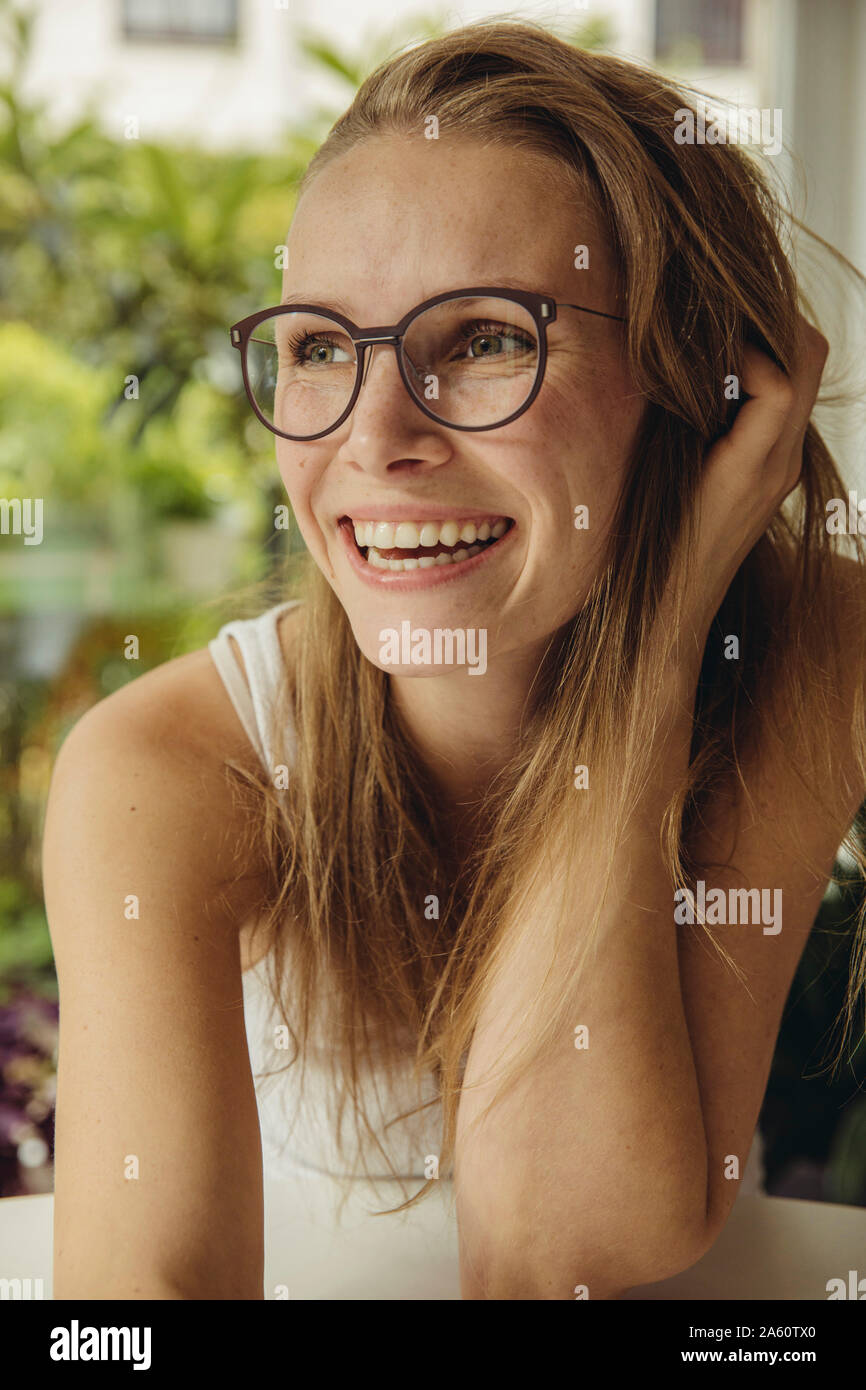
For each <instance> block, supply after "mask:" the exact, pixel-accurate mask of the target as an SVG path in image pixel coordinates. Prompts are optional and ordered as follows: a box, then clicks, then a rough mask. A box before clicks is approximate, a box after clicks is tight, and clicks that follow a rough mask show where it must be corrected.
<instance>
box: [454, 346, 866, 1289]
mask: <svg viewBox="0 0 866 1390" xmlns="http://www.w3.org/2000/svg"><path fill="white" fill-rule="evenodd" d="M806 343H807V351H806V352H805V353H804V357H803V361H802V363H801V367H800V372H799V376H798V379H797V383H796V389H792V388H790V387H789V386H788V385H787V383H785V381H784V379H781V374H780V373H778V372H776V370H775V369H774V368H773V367H772V366H771V364H769V363H768V362H767V361H766V359H760V360H757V359H756V358H755V356H754V354H752V356H751V358H750V366H749V375H748V378H744V380H745V385H746V389H747V390H748V391H749V393H750V395H751V396H752V399H751V400H749V401H748V402H747V404H746V406H744V408H743V410H742V411H741V413H740V415H739V416H738V419H737V422H736V424H735V427H734V430H732V431H731V434H730V435H729V436H728V437H727V438H726V440H725V441H723V448H722V449H719V448H718V446H717V452H716V457H715V459H714V460H710V461H708V463H709V464H711V465H712V464H714V465H715V467H713V466H709V467H708V470H707V474H708V476H707V483H708V486H715V489H716V492H715V496H714V497H713V498H711V499H710V500H709V504H708V505H707V506H706V507H705V519H706V521H707V522H708V523H710V524H707V525H705V527H704V530H703V532H702V544H701V548H700V554H701V557H702V561H705V562H706V563H705V567H704V570H703V575H702V580H703V586H702V591H698V592H696V594H695V596H694V600H693V602H692V604H691V605H686V606H685V607H684V608H683V609H682V610H681V613H682V617H683V626H682V628H681V629H678V630H679V631H681V632H682V634H683V635H684V637H685V638H686V639H687V640H683V641H682V642H681V643H680V647H679V655H678V662H677V664H676V665H675V667H674V668H672V677H671V682H670V685H669V688H668V689H667V690H666V691H663V692H661V694H660V697H659V703H658V705H657V707H656V709H654V710H648V711H647V729H648V730H653V731H654V732H653V735H652V737H653V753H654V768H655V772H654V776H653V777H652V778H651V780H650V782H649V783H648V784H647V785H646V787H645V790H644V795H643V797H642V799H641V800H640V802H639V804H637V805H636V806H635V807H634V808H633V810H632V814H631V818H630V823H629V825H628V826H627V827H626V841H625V843H624V844H623V845H621V846H620V847H618V854H617V858H618V863H619V865H620V867H619V868H618V871H617V875H616V878H615V879H614V881H613V882H612V885H611V889H610V891H609V894H608V897H607V899H606V900H605V903H604V906H603V910H602V915H601V918H600V922H599V932H598V938H597V942H598V944H597V951H596V952H595V953H594V954H593V957H592V960H591V963H590V964H589V966H588V969H587V971H586V972H585V974H584V977H583V982H582V983H581V982H578V986H577V991H576V993H575V997H574V1001H573V1027H574V1028H577V1027H584V1028H586V1030H587V1032H588V1042H589V1046H588V1047H587V1048H581V1049H578V1048H576V1047H575V1046H574V1039H573V1037H571V1036H565V1035H564V1036H561V1037H559V1038H558V1039H556V1040H555V1042H554V1043H553V1044H551V1045H549V1046H548V1047H547V1048H546V1049H545V1051H544V1053H543V1054H542V1055H541V1056H540V1057H539V1058H538V1059H537V1060H536V1061H535V1062H534V1063H533V1066H532V1068H531V1069H530V1070H529V1072H528V1073H527V1074H526V1075H525V1076H524V1077H523V1078H521V1079H520V1081H519V1082H518V1083H517V1084H516V1085H515V1086H514V1087H513V1088H511V1089H510V1090H508V1091H506V1092H505V1094H504V1095H503V1096H502V1097H500V1098H499V1099H498V1100H497V1101H496V1103H495V1104H494V1106H493V1107H492V1108H491V1110H490V1112H489V1114H488V1115H487V1116H486V1118H484V1119H483V1120H481V1121H480V1120H479V1117H480V1116H481V1114H482V1112H483V1110H484V1108H485V1106H486V1105H487V1104H489V1102H490V1099H491V1097H492V1096H493V1095H494V1094H495V1090H496V1086H495V1082H489V1081H487V1080H486V1079H485V1078H486V1077H487V1076H488V1075H489V1073H490V1069H491V1067H493V1066H494V1064H496V1063H498V1062H502V1061H507V1060H509V1058H510V1057H511V1056H513V1055H514V1051H515V1050H516V1048H517V1047H519V1044H520V1042H521V1040H522V1037H524V1036H526V1032H527V1027H528V1024H529V1022H530V1021H531V1013H532V1009H533V1007H534V1004H533V1000H534V997H535V994H536V992H537V990H538V988H539V986H540V983H541V981H542V980H543V979H544V977H545V975H546V974H547V972H548V971H550V972H552V973H553V975H554V978H555V972H556V970H557V958H555V956H554V948H553V943H554V941H555V940H556V939H557V935H558V933H557V931H556V930H555V928H557V927H560V928H562V927H564V929H565V938H564V939H565V941H566V943H568V942H569V941H571V942H575V941H577V940H579V937H580V933H581V932H582V930H583V929H584V924H585V923H586V922H587V921H588V920H590V919H591V917H592V913H593V909H594V907H595V905H596V903H597V902H598V900H599V896H600V892H601V881H600V877H598V874H597V872H596V871H595V870H594V867H593V866H594V865H595V864H600V863H602V862H603V861H604V859H605V858H606V856H607V854H609V852H610V846H606V847H601V846H599V847H597V848H598V850H599V853H597V854H595V853H593V850H592V847H591V846H589V847H588V852H587V855H586V874H585V878H584V880H583V887H582V889H581V893H580V900H579V901H574V902H571V903H567V904H562V902H561V901H560V898H559V897H558V896H557V892H556V887H557V882H558V881H559V880H558V876H557V874H556V872H555V855H556V851H555V849H554V851H553V854H554V869H553V871H552V872H550V873H549V874H548V877H547V879H546V880H543V881H542V883H544V882H546V883H547V885H548V887H547V888H546V889H545V888H544V887H543V886H542V887H541V889H540V891H539V894H538V897H537V898H536V899H535V900H533V901H532V903H531V906H530V908H529V910H528V911H525V912H524V915H523V918H522V920H521V921H519V922H514V923H512V924H511V927H510V928H509V930H510V932H511V933H512V941H511V946H512V949H511V950H510V952H509V954H508V956H507V957H504V959H506V960H507V964H506V965H505V966H504V967H503V968H501V969H500V970H499V973H498V975H497V977H496V978H493V979H491V980H490V981H489V982H488V988H487V992H486V997H485V1003H484V1008H483V1010H482V1014H481V1016H480V1018H479V1022H478V1026H477V1028H476V1032H475V1036H474V1039H473V1045H472V1048H471V1049H470V1054H469V1058H468V1062H467V1068H466V1075H465V1083H466V1086H467V1089H466V1090H465V1091H464V1094H463V1096H462V1097H461V1102H460V1110H459V1118H458V1135H457V1154H456V1192H457V1204H458V1220H459V1224H460V1244H461V1272H462V1278H463V1289H464V1297H467V1298H573V1297H574V1296H575V1294H574V1291H575V1288H576V1287H578V1286H586V1287H587V1289H588V1293H589V1296H590V1297H591V1298H610V1297H614V1296H616V1295H617V1294H618V1293H621V1292H623V1291H624V1290H625V1289H627V1288H629V1287H632V1286H634V1285H635V1284H641V1283H649V1282H654V1281H657V1280H659V1279H663V1278H666V1277H669V1276H670V1275H673V1274H674V1273H677V1272H678V1271H680V1270H682V1269H685V1268H687V1267H688V1266H689V1265H690V1264H692V1263H694V1262H695V1261H696V1260H697V1259H698V1258H699V1257H700V1255H701V1254H702V1253H703V1252H704V1251H705V1250H706V1249H707V1248H708V1247H709V1245H710V1244H712V1242H713V1240H714V1239H715V1238H716V1236H717V1235H718V1233H719V1231H720V1230H721V1228H722V1226H723V1225H724V1221H725V1220H726V1218H727V1215H728V1212H729V1211H730V1207H731V1205H732V1203H733V1200H734V1197H735V1195H736V1191H737V1187H738V1180H737V1178H736V1177H734V1176H732V1174H733V1173H734V1172H735V1169H734V1167H733V1165H732V1164H731V1162H730V1156H734V1157H736V1159H737V1160H738V1164H739V1176H741V1175H742V1172H743V1169H744V1167H745V1163H746V1158H747V1155H748V1151H749V1147H750V1144H751V1140H752V1135H753V1132H754V1127H755V1123H756V1120H757V1116H758V1112H759V1109H760V1105H761V1100H762V1097H763V1092H764V1089H765V1086H766V1080H767V1075H768V1072H769V1067H770V1063H771V1060H772V1054H773V1049H774V1045H775V1039H776V1035H777V1032H778V1027H779V1021H780V1018H781V1012H782V1009H783V1007H784V1001H785V998H786V995H787V991H788V988H789V986H790V982H791V979H792V977H793V974H794V971H795V969H796V965H797V961H798V960H799V958H800V955H801V953H802V950H803V947H804V945H805V941H806V938H807V936H808V932H809V929H810V927H811V925H812V923H813V921H814V917H815V914H816V912H817V910H818V907H819V905H820V901H821V895H822V892H823V889H824V886H825V882H826V880H824V881H821V880H819V879H818V878H817V877H816V876H815V874H814V873H811V872H810V871H809V869H808V868H807V867H806V866H805V865H804V863H803V851H804V850H805V852H806V855H808V857H809V858H810V859H811V860H812V861H816V862H818V863H826V866H827V875H828V876H829V873H830V872H831V871H832V864H833V857H834V854H835V851H836V849H837V848H838V845H839V843H840V841H841V839H842V837H843V836H844V834H845V832H846V831H847V830H848V828H849V826H850V824H851V821H852V820H853V817H854V814H855V812H856V810H857V806H858V804H859V800H860V798H861V797H862V792H863V789H862V788H860V789H859V790H858V789H857V788H851V787H848V786H844V778H842V779H840V780H841V781H842V784H843V786H844V790H843V791H840V793H839V797H838V803H839V804H838V815H837V817H836V818H835V819H833V821H832V823H829V822H828V818H827V817H826V815H823V816H822V815H820V814H819V813H817V812H816V810H815V808H814V807H810V806H809V805H808V804H805V802H804V797H803V791H802V786H803V784H802V781H801V780H800V777H799V776H797V772H799V773H800V774H805V775H806V776H808V772H809V769H808V768H806V767H804V766H803V765H802V764H801V765H800V766H799V768H797V769H795V768H794V766H793V765H792V764H788V763H786V762H784V761H782V760H781V759H780V758H779V757H778V755H776V756H775V757H773V758H772V759H771V758H770V757H767V756H764V758H763V761H762V763H761V765H760V767H755V768H747V769H746V774H747V777H746V780H747V784H748V785H749V789H750V792H751V794H752V796H753V798H754V805H755V807H756V808H757V816H756V818H755V819H754V821H752V822H751V823H745V824H742V823H740V822H739V820H738V818H737V815H736V813H735V810H734V808H733V807H730V806H726V805H723V804H720V803H717V804H716V805H715V806H714V807H713V808H712V810H711V812H710V814H709V816H708V817H707V821H706V825H705V828H704V832H703V837H702V840H701V842H700V844H699V845H698V846H697V859H698V862H699V863H700V862H706V863H707V864H709V863H714V864H719V863H720V862H721V863H725V862H726V861H727V860H728V859H729V858H730V857H731V853H732V850H733V861H734V862H735V863H736V865H737V868H738V869H739V870H741V872H740V873H736V872H734V871H733V870H730V869H720V868H713V869H708V870H707V872H706V874H705V875H704V877H705V879H706V881H707V883H708V884H710V885H711V886H712V887H717V888H722V889H724V890H727V889H728V888H738V889H742V888H746V889H753V888H757V889H759V890H760V889H767V890H770V894H771V896H770V901H771V902H773V901H774V899H773V897H772V893H773V890H781V893H782V903H783V926H782V930H781V931H779V932H773V933H772V934H765V933H764V931H763V929H762V926H760V925H751V924H746V925H741V926H728V927H724V928H720V929H719V930H720V933H721V940H722V944H723V945H724V947H725V949H726V950H727V951H728V952H729V954H730V955H731V956H732V957H733V959H734V961H735V963H736V965H737V966H738V967H739V969H740V972H741V976H740V978H738V976H737V974H736V973H734V972H733V971H732V970H731V969H730V968H729V967H726V966H725V965H724V964H723V963H722V962H721V961H719V959H718V957H717V956H716V954H715V952H714V951H713V950H712V948H711V947H710V946H709V944H708V943H706V942H705V941H703V940H701V936H700V928H697V929H695V930H694V931H692V932H690V933H689V934H687V935H686V934H684V938H683V940H682V941H678V935H677V926H676V924H675V920H674V901H673V893H672V888H671V884H670V882H669V879H668V875H667V872H666V870H665V869H664V867H663V864H662V860H661V856H660V852H659V848H658V845H659V828H660V825H661V821H662V816H663V812H664V809H665V806H666V804H667V801H668V797H669V792H670V789H671V786H672V785H675V784H676V782H677V781H678V780H679V778H680V776H681V774H682V772H683V771H684V770H685V768H686V766H687V760H688V756H689V745H690V739H691V710H692V708H693V699H694V692H695V687H696V681H697V674H698V669H699V659H700V656H701V654H702V653H703V648H704V643H705V640H706V634H707V631H708V629H709V625H710V622H711V620H712V617H713V615H714V613H715V612H716V611H717V609H718V606H719V603H720V602H721V598H722V597H723V595H724V593H725V591H726V589H727V587H728V585H729V583H730V580H731V578H732V577H733V574H734V573H735V572H736V569H737V567H738V566H739V564H740V563H741V562H742V559H743V558H744V557H745V555H746V554H748V551H749V550H750V549H751V546H752V545H753V544H754V542H755V540H756V539H757V537H758V535H760V534H761V532H762V530H763V529H764V527H765V526H766V523H767V520H768V519H769V515H771V514H772V512H773V511H774V510H775V509H776V507H777V506H778V505H779V502H780V501H781V499H782V497H783V496H784V495H785V494H786V492H787V491H789V490H790V488H791V486H792V485H793V483H794V482H795V481H796V477H797V475H798V472H799V464H798V461H797V449H798V444H799V443H801V441H802V430H803V429H804V428H805V423H806V421H807V420H808V417H809V414H810V413H811V408H812V403H813V401H814V396H815V392H816V391H817V384H818V380H819V378H820V370H821V367H822V366H823V360H824V356H825V351H826V345H825V344H824V345H823V346H822V344H823V340H819V339H818V337H817V335H815V336H814V338H812V337H810V336H809V334H808V333H807V335H806ZM735 468H736V469H738V470H739V472H735V471H734V470H735ZM707 496H708V493H705V498H706V497H707ZM843 703H844V702H843ZM848 712H850V711H848ZM839 727H840V730H844V729H845V727H846V721H845V710H842V711H841V712H840V724H839ZM648 736H649V735H648ZM845 746H846V745H845V741H844V738H842V739H841V740H840V765H841V761H842V760H844V757H845ZM785 751H786V753H787V754H788V756H789V757H790V758H791V759H792V760H796V758H797V757H798V752H799V750H797V749H796V748H795V747H793V746H790V747H789V748H788V749H786V750H785ZM671 779H673V782H671ZM594 795H595V796H600V797H603V796H604V788H603V787H599V786H598V784H597V783H596V784H595V789H594ZM602 848H604V850H605V853H604V854H602V853H601V852H600V851H601V849H602ZM563 869H564V866H563ZM560 877H564V873H563V875H561V876H560ZM555 914H558V918H555ZM561 940H562V937H561V936H560V942H561ZM566 954H567V953H566ZM561 969H562V966H561V965H560V970H561ZM743 976H744V977H745V980H743V978H742V977H743ZM535 1022H537V1020H535ZM503 1049H504V1051H503ZM479 1081H482V1084H480V1085H478V1086H477V1089H469V1088H473V1087H474V1086H475V1085H476V1084H477V1083H478V1082H479Z"/></svg>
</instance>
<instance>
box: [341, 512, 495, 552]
mask: <svg viewBox="0 0 866 1390" xmlns="http://www.w3.org/2000/svg"><path fill="white" fill-rule="evenodd" d="M352 525H353V527H354V528H355V540H356V541H357V542H358V545H361V546H369V545H374V546H375V547H376V549H377V550H393V549H398V550H417V549H418V548H419V546H434V545H456V544H457V542H458V541H465V542H466V544H467V545H472V544H474V542H475V541H487V540H490V539H491V538H492V539H493V540H495V541H498V540H499V537H500V536H504V534H505V531H506V529H507V526H508V523H507V521H504V520H501V519H500V520H499V521H496V520H494V521H492V522H491V521H482V522H481V524H480V525H479V526H476V524H475V522H474V521H464V522H459V521H417V522H416V521H400V522H393V521H353V522H352Z"/></svg>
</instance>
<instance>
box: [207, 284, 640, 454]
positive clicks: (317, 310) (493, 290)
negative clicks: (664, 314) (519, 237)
mask: <svg viewBox="0 0 866 1390" xmlns="http://www.w3.org/2000/svg"><path fill="white" fill-rule="evenodd" d="M481 298H484V299H508V300H511V301H512V302H513V303H514V304H519V305H521V306H522V307H523V308H524V309H526V310H528V311H529V313H530V314H531V315H532V318H533V320H534V323H535V327H536V330H537V333H538V364H537V366H536V369H535V381H534V382H533V386H532V390H531V391H530V392H529V395H528V396H527V397H526V400H525V401H524V402H523V404H522V405H521V406H519V407H518V408H517V410H514V411H512V413H511V414H510V415H507V416H506V417H505V418H504V419H503V420H497V421H496V423H495V424H492V425H455V424H453V423H452V422H451V421H450V420H443V419H442V418H441V417H440V416H439V415H437V414H436V412H435V411H434V410H431V409H430V407H429V406H428V405H426V404H425V403H424V402H423V401H421V400H419V398H418V396H417V395H416V393H415V390H414V388H413V387H412V385H411V384H410V381H409V377H408V375H407V372H406V364H405V361H404V359H403V351H402V348H403V339H404V337H405V336H406V333H407V332H408V329H409V327H410V325H411V324H412V323H413V321H414V320H415V319H416V318H418V316H419V315H420V314H423V313H424V312H425V310H427V309H432V308H433V307H434V305H436V304H444V303H445V302H446V300H449V299H481ZM559 309H578V310H580V312H581V313H583V314H594V315H595V316H596V317H597V318H602V319H615V320H616V321H617V322H618V323H626V322H627V320H626V319H625V318H624V317H623V316H622V315H621V314H608V313H604V312H602V310H601V309H588V308H587V307H586V305H584V304H563V303H557V301H556V300H555V299H554V298H553V296H552V295H549V294H534V293H532V292H531V291H530V290H516V289H503V288H502V287H501V286H491V285H476V286H474V287H472V288H470V289H465V290H446V291H445V293H444V294H436V295H434V296H433V298H432V299H425V300H424V302H423V303H422V304H416V305H415V307H414V309H410V310H409V312H408V313H407V314H404V315H403V317H402V318H401V319H400V321H399V323H391V324H380V325H378V326H374V327H371V328H360V327H359V326H358V324H356V323H353V322H352V320H351V319H349V318H346V316H345V314H340V313H338V312H337V311H336V309H329V308H327V307H326V306H324V305H322V304H278V305H275V306H274V308H272V309H260V310H259V311H258V313H256V314H250V315H249V317H248V318H245V319H241V320H240V322H238V323H235V324H233V325H232V327H231V328H230V330H229V335H230V338H231V343H232V346H233V347H236V348H237V349H238V351H239V352H240V355H241V370H242V372H243V378H244V389H245V390H246V393H247V399H248V400H249V402H250V405H251V406H252V408H253V410H254V412H255V414H256V416H257V417H258V419H259V420H260V421H261V422H262V424H263V425H265V426H266V428H267V429H269V430H270V431H271V433H272V434H277V435H279V436H280V437H281V438H282V439H291V440H294V441H295V442H297V443H307V442H308V441H310V440H313V439H322V438H324V436H325V435H327V434H332V433H333V432H334V430H336V429H339V427H340V425H342V424H343V422H344V420H347V419H348V417H349V415H351V413H352V410H353V409H354V406H355V402H356V401H357V399H358V395H359V394H360V390H361V386H362V384H363V381H364V375H365V372H364V363H365V360H366V353H367V348H368V347H374V346H375V345H377V344H379V343H389V344H390V345H391V346H392V347H393V348H394V351H395V353H396V355H397V366H398V367H399V369H400V376H401V377H402V379H403V385H404V386H405V387H406V390H407V392H408V393H409V397H410V399H411V400H412V402H413V404H415V405H417V406H418V409H419V410H421V411H423V412H424V414H425V415H427V416H428V417H429V418H430V419H431V420H435V422H436V424H437V425H444V426H445V428H446V429H449V430H466V431H473V432H474V431H478V430H498V429H500V428H501V427H502V426H503V425H510V424H511V421H512V420H516V419H517V417H518V416H519V415H522V414H523V412H524V411H525V410H528V409H529V407H530V406H531V405H532V402H533V401H534V400H535V397H536V396H537V395H538V393H539V391H540V390H541V383H542V382H543V380H544V369H545V366H546V365H547V326H548V324H551V323H555V321H556V316H557V311H558V310H559ZM293 313H295V314H296V313H305V314H317V315H319V316H320V317H321V318H328V319H331V320H333V322H334V323H338V324H340V326H341V328H344V329H345V330H346V332H347V334H348V335H349V337H350V338H351V340H352V342H353V344H354V346H355V350H356V354H357V365H356V371H355V385H354V387H353V388H352V394H351V396H350V397H349V400H348V403H347V405H346V407H345V409H344V410H343V413H342V414H341V415H340V416H339V418H338V419H337V420H335V421H334V423H333V424H332V425H329V426H328V428H327V429H325V430H319V432H318V433H317V434H287V433H286V431H285V430H280V429H277V427H276V425H274V424H272V423H271V421H270V420H268V419H267V418H266V417H265V416H264V415H263V414H262V412H261V410H260V409H259V406H258V402H257V401H256V398H255V394H254V392H253V390H252V387H251V385H250V379H249V373H248V371H247V347H248V344H249V341H250V338H251V337H252V334H253V331H254V329H256V328H257V327H258V325H259V324H260V323H262V322H264V320H265V319H268V318H272V317H273V316H274V315H276V314H293Z"/></svg>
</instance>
